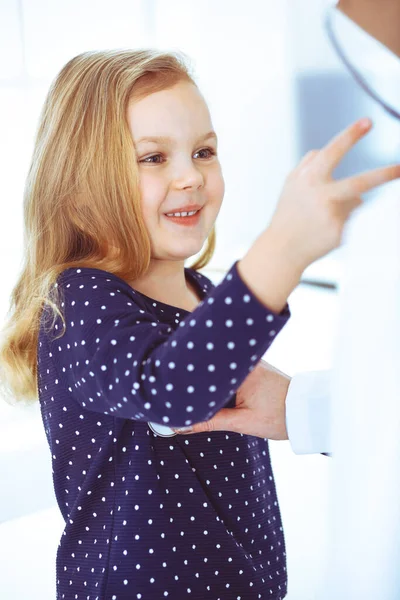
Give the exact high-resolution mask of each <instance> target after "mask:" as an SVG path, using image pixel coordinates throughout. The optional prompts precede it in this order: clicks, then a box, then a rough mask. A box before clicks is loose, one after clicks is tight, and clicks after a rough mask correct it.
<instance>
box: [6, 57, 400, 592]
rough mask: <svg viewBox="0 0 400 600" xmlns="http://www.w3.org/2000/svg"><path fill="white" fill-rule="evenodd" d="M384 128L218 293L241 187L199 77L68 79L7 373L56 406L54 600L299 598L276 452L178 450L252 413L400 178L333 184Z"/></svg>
mask: <svg viewBox="0 0 400 600" xmlns="http://www.w3.org/2000/svg"><path fill="white" fill-rule="evenodd" d="M368 128H369V125H368V124H367V125H365V124H364V126H362V124H360V123H357V124H355V125H353V126H352V127H350V128H349V129H348V130H346V131H345V132H344V133H342V134H341V135H340V136H339V137H338V138H337V139H336V140H334V141H333V142H331V144H329V145H328V146H327V147H326V148H325V149H323V150H322V151H321V152H319V153H317V152H313V153H310V154H309V155H307V157H306V158H305V159H304V160H303V161H302V162H301V163H300V165H299V166H298V167H297V169H296V170H295V171H293V173H292V174H291V175H290V176H289V178H288V180H287V183H286V186H285V188H284V191H283V194H282V197H281V199H280V202H279V204H278V208H277V210H276V212H275V214H274V217H273V219H272V221H271V223H270V226H269V227H267V228H266V229H265V231H264V232H263V233H262V234H261V235H260V236H259V238H258V239H257V240H256V241H255V243H254V244H253V246H252V247H251V248H250V250H249V252H248V253H247V254H246V255H245V256H244V258H243V259H242V260H241V261H238V262H235V263H234V264H233V265H232V267H231V268H230V270H229V272H228V274H227V275H226V277H225V278H224V279H223V281H222V282H221V283H220V284H219V285H217V286H213V284H212V283H211V281H210V280H209V279H207V277H205V276H204V275H202V274H200V272H199V271H198V269H200V268H201V267H203V266H205V265H206V264H207V262H208V261H209V259H210V257H211V255H212V251H213V248H214V243H215V235H214V222H215V219H216V217H217V215H218V212H219V210H220V206H221V202H222V198H223V192H224V184H223V179H222V174H221V169H220V165H219V162H218V158H217V140H216V135H215V133H214V131H213V127H212V123H211V119H210V115H209V112H208V109H207V106H206V104H205V101H204V99H203V97H202V96H201V94H200V92H199V90H198V88H197V87H196V85H195V83H194V81H193V79H192V77H191V75H190V74H189V71H188V69H187V67H186V66H185V64H184V62H183V59H182V58H181V57H180V56H179V55H174V54H164V53H160V52H156V51H144V50H143V51H110V52H91V53H85V54H82V55H80V56H77V57H75V58H74V59H72V60H71V61H70V62H69V63H68V64H67V65H66V66H65V67H64V68H63V69H62V70H61V72H60V74H59V75H58V77H57V78H56V80H55V82H54V83H53V85H52V86H51V89H50V91H49V94H48V97H47V99H46V102H45V105H44V108H43V113H42V116H41V120H40V126H39V130H38V134H37V140H36V145H35V150H34V155H33V160H32V166H31V169H30V172H29V176H28V181H27V186H26V195H25V228H26V253H25V266H24V269H23V272H22V275H21V277H20V279H19V281H18V283H17V285H16V287H15V289H14V292H13V309H14V310H13V313H12V314H11V316H10V319H9V322H8V325H7V328H6V329H5V332H4V333H5V337H4V340H3V346H2V353H1V364H2V369H3V380H4V381H5V380H7V382H8V386H9V388H10V389H11V391H12V393H13V394H14V397H16V398H26V397H35V396H36V395H38V396H39V400H40V406H41V411H42V416H43V423H44V427H45V431H46V435H47V439H48V443H49V446H50V451H51V455H52V464H53V479H54V489H55V493H56V497H57V502H58V505H59V507H60V510H61V512H62V514H63V517H64V519H65V529H64V531H63V535H62V537H61V540H60V544H59V547H58V552H57V577H56V579H57V599H59V600H61V599H66V600H72V599H77V600H132V599H142V600H159V599H160V600H161V598H166V597H169V598H171V599H174V600H175V599H176V598H178V597H187V598H192V599H198V600H200V599H201V600H203V599H207V598H209V599H210V600H218V599H220V600H231V599H237V600H239V599H241V600H252V599H256V598H271V599H273V600H278V599H281V598H284V597H285V595H286V589H287V580H286V562H285V545H284V538H283V531H282V525H281V519H280V513H279V507H278V501H277V496H276V491H275V485H274V479H273V475H272V471H271V465H270V459H269V453H268V442H267V440H266V439H262V438H261V437H260V438H258V437H252V436H247V435H243V434H239V433H230V434H229V435H228V434H226V433H225V432H213V433H200V434H197V435H191V436H189V435H185V434H184V433H183V434H179V435H175V431H174V429H176V428H182V427H190V426H191V425H192V424H194V423H197V422H199V421H204V420H207V419H210V418H211V417H212V416H213V415H215V414H216V413H217V412H218V411H219V410H220V409H221V408H222V407H226V406H234V404H235V393H236V391H237V389H238V388H239V386H240V385H241V384H242V383H243V382H244V380H245V379H246V377H247V376H249V373H250V372H251V371H252V370H253V369H254V367H255V365H257V363H258V362H259V361H260V359H261V357H262V356H263V355H264V353H265V352H266V350H267V349H268V347H269V346H270V344H271V343H272V341H273V340H274V338H275V337H276V335H277V334H278V332H279V331H280V329H282V327H283V326H284V325H285V323H286V322H287V320H288V318H289V310H288V306H287V304H286V299H287V297H288V295H289V294H290V292H291V291H292V290H293V289H294V287H295V286H296V285H297V283H298V282H299V279H300V276H301V274H302V271H303V270H304V268H305V267H306V266H307V265H308V264H310V263H311V262H312V261H313V260H315V259H316V258H318V257H319V256H322V255H323V254H325V253H326V252H328V251H329V250H331V249H332V248H334V247H336V246H337V245H338V244H339V243H340V236H341V232H342V229H343V225H344V222H345V220H346V219H347V217H348V215H349V214H350V212H351V210H352V209H353V208H354V207H355V206H357V205H358V204H359V202H360V200H359V194H360V193H361V192H362V191H364V190H366V189H368V188H370V187H372V186H373V185H377V184H378V183H382V182H383V181H385V180H389V179H391V178H394V177H396V176H398V175H399V174H400V173H399V170H398V169H397V170H396V169H391V170H389V169H386V170H385V169H381V170H380V171H378V172H376V173H370V174H366V175H363V176H359V177H354V178H352V179H349V180H348V181H344V182H333V181H332V180H331V178H330V172H331V170H332V169H333V168H334V166H335V164H337V162H338V160H339V159H340V158H341V157H342V156H343V155H344V153H345V152H346V151H347V150H348V149H350V147H351V146H352V145H353V144H354V143H355V142H356V141H357V139H359V138H360V137H361V135H363V134H364V133H365V132H366V131H367V130H368ZM205 241H207V246H206V250H205V252H204V253H203V254H202V255H201V257H200V258H199V260H198V261H197V262H196V263H195V265H193V266H192V268H185V267H184V261H185V260H186V259H187V258H188V257H190V256H193V255H195V254H196V253H198V252H199V251H200V250H201V249H202V247H203V245H204V242H205ZM149 424H153V425H149ZM159 425H161V426H164V428H165V429H164V430H159V429H158V426H159ZM157 431H160V433H161V435H159V434H157Z"/></svg>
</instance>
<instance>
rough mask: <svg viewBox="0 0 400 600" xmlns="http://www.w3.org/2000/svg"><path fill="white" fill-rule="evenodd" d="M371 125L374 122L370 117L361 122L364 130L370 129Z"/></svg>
mask: <svg viewBox="0 0 400 600" xmlns="http://www.w3.org/2000/svg"><path fill="white" fill-rule="evenodd" d="M371 125H372V121H371V119H369V118H368V117H365V118H364V119H361V120H360V126H361V127H362V129H368V128H369V127H371Z"/></svg>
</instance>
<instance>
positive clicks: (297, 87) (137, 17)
mask: <svg viewBox="0 0 400 600" xmlns="http://www.w3.org/2000/svg"><path fill="white" fill-rule="evenodd" d="M327 6H328V0H307V2H304V0H247V1H246V2H243V1H242V0H203V2H195V1H194V0H113V1H112V2H110V1H109V0H96V1H94V0H79V1H78V0H68V1H67V0H51V1H50V0H34V1H30V0H0V50H1V51H0V164H1V169H0V185H1V191H2V196H1V202H0V256H1V274H2V281H1V288H0V290H1V293H0V318H1V319H2V318H3V317H4V315H5V313H6V310H7V308H8V300H9V294H10V292H11V290H12V287H13V285H14V283H15V281H16V277H17V274H18V272H19V269H20V265H21V257H22V231H23V230H22V196H23V187H24V181H25V177H26V174H27V170H28V167H29V161H30V156H31V152H32V147H33V136H34V133H35V129H36V126H37V119H38V115H39V111H40V108H41V105H42V103H43V100H44V97H45V94H46V92H47V90H48V87H49V85H50V82H51V81H52V79H53V78H54V77H55V76H56V74H57V73H58V71H59V70H60V69H61V68H62V66H63V65H64V64H65V63H66V62H67V61H68V60H69V59H70V58H72V57H73V56H75V55H77V54H79V53H80V52H83V51H86V50H97V49H107V48H126V47H129V48H137V47H144V46H154V47H158V48H162V49H178V50H182V51H184V52H185V53H186V54H187V55H189V56H190V57H191V58H192V60H193V65H194V67H195V74H196V76H197V81H198V83H199V85H200V88H201V89H202V91H203V94H204V95H205V97H206V99H207V101H208V103H209V106H210V109H211V114H212V117H213V123H214V127H215V130H216V131H217V133H218V136H219V140H220V142H219V144H220V145H219V147H220V159H221V163H222V167H223V171H224V175H225V181H226V194H225V200H224V204H223V208H222V210H221V213H220V215H219V217H218V221H217V239H218V242H217V251H216V254H215V257H214V259H213V261H212V262H211V264H210V265H209V267H208V268H207V269H206V270H205V274H206V275H209V276H210V277H211V278H212V279H213V280H214V281H215V282H217V281H218V280H219V279H220V278H221V277H222V275H223V272H224V271H225V270H227V269H228V268H229V267H230V266H231V264H232V263H233V261H234V260H236V259H237V258H239V257H240V256H242V255H243V253H244V252H245V251H246V250H247V248H248V247H249V245H250V244H251V243H252V241H253V240H254V239H255V238H256V236H257V235H258V234H259V233H260V232H261V230H262V229H264V228H265V227H266V225H267V224H268V222H269V219H270V217H271V215H272V213H273V210H274V207H275V204H276V202H277V200H278V197H279V193H280V189H281V188H282V185H283V182H284V179H285V177H286V175H287V174H288V173H289V171H290V170H291V169H292V168H293V167H294V166H295V165H296V163H297V162H298V160H299V159H300V157H301V156H302V155H303V154H305V153H306V152H307V151H308V150H310V149H312V148H315V147H317V148H318V147H321V145H323V144H325V143H326V142H327V141H328V140H329V138H330V137H332V135H333V134H335V133H336V132H338V131H339V130H340V129H342V128H343V127H345V126H346V125H347V124H349V123H350V122H351V121H353V120H355V119H356V118H358V117H361V116H364V115H369V116H371V117H372V118H373V119H374V120H375V123H377V122H379V125H380V126H379V127H376V129H375V131H374V132H372V133H371V134H370V135H369V136H368V138H367V139H366V140H364V141H363V142H361V143H360V144H358V145H357V148H356V149H354V150H353V151H352V152H351V153H350V154H349V156H348V157H347V158H346V160H345V161H344V162H343V165H342V166H341V167H339V169H338V174H339V175H345V174H346V173H348V172H355V171H357V170H360V169H364V168H368V167H369V166H371V165H372V164H374V165H376V166H378V165H379V164H381V163H382V162H385V163H387V162H390V160H391V159H392V157H393V155H394V152H395V150H396V148H395V147H392V148H391V147H390V144H389V145H387V144H386V145H385V146H383V144H382V139H383V138H384V137H385V132H386V133H387V132H388V131H389V130H388V128H389V127H390V124H389V120H388V119H387V118H386V117H385V116H384V115H383V114H382V113H379V114H378V113H377V112H376V109H375V108H374V107H373V106H372V104H371V103H370V102H369V101H368V99H367V98H366V97H364V96H363V95H362V93H361V92H360V91H359V89H358V88H357V86H356V85H355V84H354V83H353V82H352V80H351V79H350V77H349V76H348V75H347V74H346V73H344V72H343V70H342V66H341V65H340V63H339V62H338V59H337V58H336V56H335V55H334V54H333V51H332V50H331V48H330V46H329V44H328V42H327V40H326V37H325V35H324V32H323V27H322V18H323V13H324V10H325V9H326V7H327ZM386 139H390V135H389V136H388V137H386ZM342 259H343V249H340V250H338V251H336V252H334V253H332V254H331V255H330V256H328V257H326V258H325V259H323V260H321V261H318V262H317V263H315V264H314V265H312V266H311V267H310V268H309V269H308V270H307V271H306V273H305V279H308V280H313V281H320V282H328V283H330V284H331V285H332V288H331V289H330V288H327V289H324V288H320V287H312V286H309V285H307V284H306V283H304V284H302V285H300V286H299V287H298V288H297V289H296V290H295V292H294V293H293V294H292V296H291V298H290V306H291V309H292V314H293V316H292V320H291V322H290V323H289V324H288V326H287V327H286V328H285V329H284V331H283V332H282V333H281V334H280V336H279V337H278V339H277V340H276V341H275V342H274V344H273V346H272V347H271V349H270V351H269V352H268V353H267V355H266V356H265V357H264V358H265V359H266V360H268V361H269V362H270V363H272V364H273V365H275V366H276V367H278V368H279V369H281V370H283V371H285V372H287V373H288V374H290V375H293V374H294V373H296V372H298V371H302V370H316V369H324V368H329V366H330V364H331V357H332V354H331V353H332V347H333V342H334V333H335V324H336V313H337V293H336V290H335V287H337V286H338V285H339V284H340V273H341V261H342ZM189 262H190V261H189ZM271 450H272V456H273V466H274V472H275V477H276V481H277V487H278V495H279V498H280V504H281V512H282V516H283V521H284V526H285V533H286V540H287V554H288V572H289V595H288V599H289V600H314V598H315V599H316V593H317V592H316V591H317V589H318V584H320V580H319V577H320V576H321V573H322V568H323V562H324V556H325V552H326V543H327V542H326V531H327V482H328V475H329V468H330V466H329V463H330V459H328V458H326V457H323V456H307V457H299V456H295V455H293V453H292V452H291V450H290V445H289V443H288V442H279V443H277V442H275V443H271ZM0 480H1V495H0V597H1V599H2V600H15V599H18V600H52V599H53V598H54V597H55V585H54V568H55V552H56V546H57V544H58V539H59V537H60V535H61V531H62V527H63V524H62V520H61V517H60V515H59V513H58V508H57V506H56V503H55V498H54V494H53V490H52V482H51V465H50V455H49V452H48V449H47V446H46V440H45V436H44V432H43V430H42V424H41V421H40V415H39V411H38V406H36V407H33V408H32V409H29V410H28V409H24V410H21V409H17V408H12V407H9V406H8V405H6V404H5V403H4V402H1V399H0Z"/></svg>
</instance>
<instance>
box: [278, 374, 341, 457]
mask: <svg viewBox="0 0 400 600" xmlns="http://www.w3.org/2000/svg"><path fill="white" fill-rule="evenodd" d="M330 378H331V371H309V372H305V373H298V374H297V375H295V376H294V377H292V379H291V381H290V384H289V389H288V392H287V395H286V429H287V432H288V437H289V441H290V444H291V447H292V450H293V452H294V453H295V454H318V453H330V452H331V451H332V448H331V431H330V429H331V419H330V398H331V396H330Z"/></svg>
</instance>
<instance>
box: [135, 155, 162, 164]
mask: <svg viewBox="0 0 400 600" xmlns="http://www.w3.org/2000/svg"><path fill="white" fill-rule="evenodd" d="M153 158H162V156H161V154H154V155H153V156H148V157H147V158H143V159H142V160H140V161H139V162H141V163H147V164H149V165H159V164H160V163H159V162H158V161H157V162H156V161H153Z"/></svg>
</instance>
